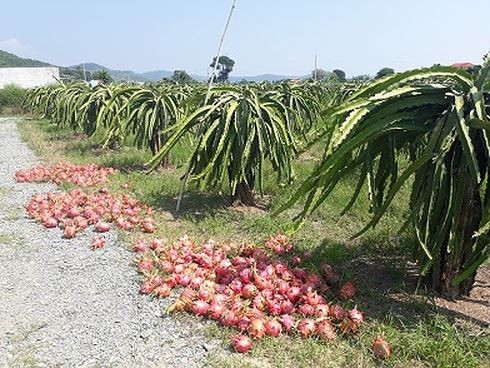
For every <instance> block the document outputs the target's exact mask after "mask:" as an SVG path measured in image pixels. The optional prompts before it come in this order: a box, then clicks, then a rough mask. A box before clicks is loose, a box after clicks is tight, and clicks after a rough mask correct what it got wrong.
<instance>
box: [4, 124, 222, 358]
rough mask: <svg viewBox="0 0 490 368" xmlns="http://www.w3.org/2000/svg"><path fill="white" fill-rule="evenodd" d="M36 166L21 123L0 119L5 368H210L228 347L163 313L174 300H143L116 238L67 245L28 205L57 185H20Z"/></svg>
mask: <svg viewBox="0 0 490 368" xmlns="http://www.w3.org/2000/svg"><path fill="white" fill-rule="evenodd" d="M36 163H37V160H36V157H35V156H34V154H33V153H32V152H31V151H30V149H29V148H28V147H27V146H26V144H25V143H24V142H22V140H21V138H20V136H19V133H18V131H17V128H16V121H15V120H13V119H0V367H10V368H12V367H77V368H81V367H178V366H180V367H185V368H192V367H202V366H204V365H205V361H206V355H207V354H210V353H212V354H215V353H220V352H223V350H224V349H223V344H222V343H220V342H217V341H214V340H209V339H208V338H206V337H205V335H204V332H203V331H202V329H203V324H202V323H200V321H193V323H185V322H182V321H179V320H176V319H175V318H174V317H173V316H167V315H165V314H164V313H163V310H164V308H165V306H166V305H167V304H168V303H169V301H162V300H155V299H151V298H149V297H144V296H141V295H139V293H138V286H139V285H138V275H137V272H136V270H135V267H134V266H133V265H132V263H133V257H134V254H133V253H132V252H130V251H128V250H127V249H126V248H125V246H124V244H121V243H120V242H118V241H117V236H116V235H115V233H114V232H111V233H110V235H109V236H108V237H107V238H108V241H107V245H106V247H105V248H104V249H102V250H99V251H93V250H91V249H90V246H89V244H90V239H91V238H92V234H90V233H89V232H87V233H85V234H82V235H79V236H77V237H76V238H75V239H71V240H67V239H63V238H62V237H61V231H60V230H58V229H51V230H46V229H44V228H42V227H41V226H40V225H39V224H37V223H35V222H34V221H33V220H30V219H29V218H28V217H27V216H26V214H25V211H24V208H23V206H24V205H25V204H26V202H27V201H28V199H29V198H30V197H31V196H32V195H33V194H35V193H44V192H46V191H49V190H55V189H56V188H55V187H54V186H53V185H50V184H26V183H22V184H17V183H16V182H15V180H14V178H13V175H14V173H15V171H16V170H18V169H26V168H29V167H31V166H33V165H35V164H36Z"/></svg>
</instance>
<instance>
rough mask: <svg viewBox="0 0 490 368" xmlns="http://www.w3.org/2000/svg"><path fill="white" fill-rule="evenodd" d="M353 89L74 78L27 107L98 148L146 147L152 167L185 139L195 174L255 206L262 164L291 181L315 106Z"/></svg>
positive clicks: (315, 121) (37, 93) (38, 92)
mask: <svg viewBox="0 0 490 368" xmlns="http://www.w3.org/2000/svg"><path fill="white" fill-rule="evenodd" d="M355 88H356V86H354V85H344V86H342V87H340V85H333V86H332V85H325V84H318V83H304V84H301V85H295V84H291V83H287V82H284V83H281V84H266V83H264V84H254V85H247V86H221V87H214V88H213V89H211V90H210V91H209V94H207V89H206V88H205V87H204V86H201V85H197V86H194V85H193V86H190V85H175V84H163V83H162V84H154V85H143V86H139V85H138V86H137V85H126V84H111V85H109V86H98V87H96V88H95V89H94V88H91V87H90V86H88V85H86V84H83V83H76V84H70V85H63V84H60V85H57V86H52V87H42V88H38V89H34V90H32V91H30V92H29V93H28V96H27V99H26V106H27V108H28V109H29V110H31V111H33V112H35V113H37V114H39V115H42V116H44V117H46V118H48V119H51V120H52V121H54V122H55V123H56V124H58V125H59V126H61V127H70V128H72V129H73V130H79V131H80V130H81V131H83V132H84V133H85V134H86V135H88V136H92V135H97V137H101V138H100V139H101V143H102V144H103V146H106V147H112V148H115V147H118V146H119V145H121V144H127V145H134V146H136V147H137V148H149V149H150V150H151V152H152V153H153V155H154V159H153V160H152V162H150V167H152V168H156V167H158V166H163V167H166V166H167V165H168V163H169V162H168V153H169V151H170V150H171V149H172V148H173V147H174V146H175V144H177V142H178V141H179V140H180V139H183V138H185V139H186V140H189V141H190V142H191V144H192V146H193V147H194V148H195V149H194V152H193V154H192V156H191V158H190V162H189V166H190V167H191V168H192V177H193V179H195V180H200V181H203V182H205V184H208V185H212V186H216V185H221V184H223V183H225V182H226V183H229V185H230V188H231V194H232V195H234V196H235V195H239V199H241V200H242V202H244V203H246V204H252V203H251V201H252V200H253V197H252V194H251V191H252V190H253V189H254V188H255V187H256V186H258V188H259V189H261V188H262V177H263V165H264V161H267V160H269V161H270V162H271V164H272V166H273V168H274V170H275V171H277V173H278V175H279V179H280V180H282V181H285V182H288V181H289V180H290V179H291V160H292V159H294V158H295V156H296V154H297V153H298V151H299V150H300V149H301V148H302V147H303V146H304V145H305V144H307V143H308V142H309V141H310V140H311V137H312V136H313V135H315V134H317V133H318V131H317V130H318V129H319V128H320V129H321V128H322V127H321V126H320V125H319V121H320V120H321V119H320V115H319V113H320V111H321V110H322V109H325V108H327V107H329V106H331V105H333V104H337V103H338V102H340V101H341V100H342V99H344V98H345V96H347V95H348V94H349V93H350V92H351V91H352V90H354V89H355ZM216 163H219V165H216ZM255 178H257V180H255ZM256 182H257V185H256Z"/></svg>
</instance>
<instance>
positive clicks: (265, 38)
mask: <svg viewBox="0 0 490 368" xmlns="http://www.w3.org/2000/svg"><path fill="white" fill-rule="evenodd" d="M0 1H1V2H2V3H3V4H1V6H0V49H2V50H5V51H9V52H13V53H15V54H17V55H20V56H23V57H31V58H36V59H40V60H42V61H47V62H50V63H52V64H55V65H60V66H68V65H74V64H79V63H81V62H96V63H98V64H102V65H105V66H107V67H109V68H112V69H124V70H133V71H137V72H145V71H150V70H157V69H163V70H170V71H173V70H175V69H184V70H186V71H187V72H189V73H193V74H200V75H206V74H207V72H208V66H209V64H210V62H211V60H212V58H213V56H214V55H215V54H216V51H217V48H218V42H219V39H220V37H221V33H222V32H223V29H224V25H225V22H226V18H227V16H228V13H229V11H230V7H231V4H232V0H172V1H171V0H146V1H135V0H98V1H97V0H84V1H70V0H43V1H39V0H16V1H7V0H0ZM489 1H490V0H474V1H471V2H464V1H461V0H459V1H456V0H342V1H331V0H303V1H299V0H238V3H237V7H236V8H235V12H234V14H233V18H232V20H231V24H230V27H229V30H228V33H227V35H226V37H225V41H224V47H223V54H225V55H227V56H229V57H231V58H232V59H234V60H235V62H236V64H235V69H234V71H233V74H232V75H235V76H247V75H258V74H263V73H274V74H282V75H292V76H295V75H296V76H301V75H306V74H309V73H311V71H312V70H313V68H314V59H315V55H317V56H318V67H319V68H322V69H325V70H333V69H342V70H344V71H345V72H346V73H347V75H348V76H353V75H359V74H370V75H374V74H375V73H376V71H377V70H379V69H380V68H382V67H385V66H387V67H392V68H394V69H395V70H397V71H401V70H406V69H410V68H416V67H420V66H430V65H433V64H434V63H441V64H452V63H454V62H462V61H470V62H473V63H481V61H482V56H483V54H485V53H486V52H487V51H489V50H490V19H489V16H488V15H489V13H488V5H489Z"/></svg>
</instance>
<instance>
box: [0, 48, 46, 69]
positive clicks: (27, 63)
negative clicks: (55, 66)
mask: <svg viewBox="0 0 490 368" xmlns="http://www.w3.org/2000/svg"><path fill="white" fill-rule="evenodd" d="M42 66H52V65H51V64H48V63H45V62H42V61H39V60H34V59H24V58H21V57H19V56H17V55H14V54H11V53H9V52H7V51H3V50H0V68H14V67H17V68H31V67H42Z"/></svg>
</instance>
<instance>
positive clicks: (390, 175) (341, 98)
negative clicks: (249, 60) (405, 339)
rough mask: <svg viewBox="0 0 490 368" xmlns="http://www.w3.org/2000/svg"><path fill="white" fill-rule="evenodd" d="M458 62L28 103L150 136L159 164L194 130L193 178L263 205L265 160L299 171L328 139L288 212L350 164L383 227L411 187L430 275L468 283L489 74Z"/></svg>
mask: <svg viewBox="0 0 490 368" xmlns="http://www.w3.org/2000/svg"><path fill="white" fill-rule="evenodd" d="M489 74H490V61H489V60H488V58H487V60H486V61H485V64H484V65H483V67H482V68H481V70H480V71H479V73H478V74H476V75H475V74H470V73H469V72H467V71H465V70H461V69H456V68H453V67H433V68H429V69H418V70H412V71H407V72H404V73H399V74H395V75H393V76H388V77H385V78H383V79H378V80H375V81H372V82H370V83H368V84H364V85H356V86H353V85H348V84H343V85H334V86H332V85H327V84H321V83H311V82H310V83H303V84H299V85H296V84H291V83H287V82H284V83H280V84H253V85H245V86H234V85H231V86H218V87H215V88H213V89H211V90H210V91H209V93H208V91H207V90H206V89H205V88H203V87H200V86H192V87H191V86H180V85H170V84H158V85H145V86H133V85H123V84H118V85H110V86H106V87H105V86H102V87H97V88H95V89H92V88H90V87H88V86H86V85H84V84H73V85H59V86H56V87H45V88H40V89H36V90H33V91H31V92H30V93H29V95H28V98H27V100H26V104H27V106H28V107H29V108H30V109H31V110H32V111H35V112H37V113H39V114H42V115H43V116H45V117H47V118H49V119H51V120H53V121H54V122H56V123H57V124H59V125H60V126H65V127H66V126H69V127H71V128H72V129H74V130H83V131H84V132H85V133H86V134H87V135H88V136H91V135H94V134H97V136H101V137H103V139H102V141H103V144H104V145H105V146H111V147H116V146H118V145H121V144H134V145H135V146H136V147H138V148H150V149H151V151H152V153H153V159H152V160H151V161H150V162H149V167H150V168H152V169H155V168H157V167H159V166H162V165H163V166H165V165H166V164H168V154H169V152H170V151H171V150H172V148H174V147H175V146H176V145H177V144H178V143H179V142H181V141H182V139H188V140H190V141H191V146H192V153H191V154H190V157H189V158H188V162H187V171H186V174H185V175H184V179H183V184H182V185H183V186H182V188H183V187H184V186H185V184H186V182H187V180H188V179H190V180H195V181H198V182H201V183H203V184H205V185H208V186H213V187H221V186H222V185H224V184H225V185H226V184H228V185H229V187H230V192H231V194H232V196H233V197H234V198H235V199H239V200H240V201H241V202H242V203H243V204H246V205H253V204H254V189H258V190H262V182H263V177H264V167H265V165H268V166H270V167H272V169H273V171H274V172H275V173H277V176H278V180H279V181H281V182H283V183H289V182H291V181H292V179H293V177H294V176H293V173H292V165H291V163H292V161H293V160H294V159H295V158H296V157H297V155H298V153H300V152H303V151H305V150H307V149H308V147H310V146H311V145H313V144H315V143H319V144H320V145H322V146H323V147H324V150H325V154H324V156H323V158H322V160H321V162H320V163H319V164H318V166H317V167H316V168H315V169H314V170H313V172H312V173H311V174H310V176H309V177H308V178H306V179H305V180H304V182H303V183H302V184H301V185H300V186H299V187H298V189H297V190H296V192H295V193H293V195H292V196H291V199H290V200H289V201H288V202H287V203H285V204H284V205H283V206H282V208H281V209H280V211H283V210H286V209H288V208H291V207H293V206H295V205H296V204H297V203H298V202H301V201H305V205H304V209H303V211H302V212H301V213H300V214H299V215H298V216H297V217H296V220H297V222H296V223H297V224H300V223H301V222H302V221H303V220H304V219H305V218H306V217H307V216H308V215H309V214H311V212H313V211H314V210H315V209H317V208H318V207H319V206H320V205H321V204H322V203H323V202H324V201H325V200H326V199H327V198H328V196H329V195H330V194H331V193H332V191H333V190H334V189H335V188H336V186H337V184H338V183H339V182H340V180H341V179H342V178H343V177H352V176H354V177H357V178H358V185H357V186H356V187H355V188H354V190H353V195H352V199H351V200H350V201H349V202H348V203H347V204H346V208H345V210H344V212H345V211H347V210H348V209H349V208H350V207H351V206H352V205H353V204H354V203H355V201H356V199H357V197H358V196H359V195H360V194H361V193H362V190H361V189H362V188H363V187H367V188H368V194H369V199H370V202H371V210H372V220H371V221H370V222H369V223H368V224H367V225H366V226H365V227H364V228H363V229H361V230H360V231H359V232H358V234H357V235H361V234H363V233H364V232H365V231H367V230H368V229H370V228H372V227H373V226H375V225H376V224H377V223H378V222H379V220H380V219H381V218H382V217H383V215H384V214H385V213H386V211H387V209H388V207H389V206H390V204H391V202H392V200H393V198H394V197H395V196H396V195H397V193H399V191H400V189H401V188H402V187H404V186H406V185H410V186H411V190H412V192H411V196H410V200H409V205H410V215H409V217H408V218H407V221H406V224H407V226H406V228H407V229H409V231H413V233H414V234H415V236H416V239H417V241H418V244H419V248H418V258H419V264H420V267H421V268H420V269H421V275H422V276H424V277H425V278H426V281H427V282H428V283H429V284H430V285H431V286H432V287H433V288H434V289H436V290H439V291H441V292H443V293H447V294H451V295H454V294H467V293H468V292H469V290H470V288H471V286H472V284H473V281H474V276H475V273H476V270H477V268H478V267H479V266H480V265H481V264H482V263H483V262H485V261H486V260H487V259H488V257H489V253H490V248H489V246H488V240H489V239H490V215H489V214H490V181H489V180H488V177H489V174H490V144H489V142H490V141H489V139H488V136H487V135H488V131H490V119H489V116H488V101H489V96H488V90H489V83H488V76H489Z"/></svg>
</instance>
